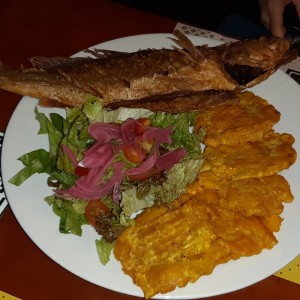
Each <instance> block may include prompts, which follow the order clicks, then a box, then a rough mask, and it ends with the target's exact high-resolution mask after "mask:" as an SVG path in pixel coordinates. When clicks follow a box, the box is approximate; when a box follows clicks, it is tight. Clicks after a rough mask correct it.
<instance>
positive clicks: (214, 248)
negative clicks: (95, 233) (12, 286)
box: [114, 92, 296, 298]
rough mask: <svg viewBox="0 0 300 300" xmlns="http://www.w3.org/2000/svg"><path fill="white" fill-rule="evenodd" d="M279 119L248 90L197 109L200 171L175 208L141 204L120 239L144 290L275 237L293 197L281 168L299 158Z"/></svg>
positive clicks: (178, 280) (118, 249)
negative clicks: (232, 99) (201, 139)
mask: <svg viewBox="0 0 300 300" xmlns="http://www.w3.org/2000/svg"><path fill="white" fill-rule="evenodd" d="M279 119H280V113H279V112H278V111H276V109H275V108H274V107H273V106H272V105H270V104H268V102H267V101H266V100H264V99H262V98H260V97H258V96H255V95H254V94H253V93H251V92H242V93H239V94H238V100H237V102H236V103H231V104H228V103H224V104H223V105H220V106H217V107H214V108H208V109H203V110H200V111H199V112H198V113H197V119H196V126H195V130H199V129H200V128H205V131H206V136H205V139H204V143H205V150H204V157H203V165H202V167H201V170H200V174H199V177H198V179H197V180H196V182H194V184H193V185H192V186H190V187H189V190H188V192H187V193H186V194H185V195H183V196H182V197H181V198H180V199H178V200H176V202H175V204H174V208H173V209H172V210H169V209H168V208H167V207H152V208H150V209H148V210H146V211H145V212H143V213H142V214H141V215H140V216H139V217H138V218H137V219H136V222H135V225H133V226H132V227H130V228H128V229H126V230H125V232H124V233H123V234H122V235H121V236H120V238H119V239H118V240H117V242H116V245H115V251H114V252H115V257H116V258H117V259H118V260H120V261H121V263H122V266H123V270H124V272H125V273H127V274H129V275H130V276H131V277H132V278H133V280H134V282H135V284H137V285H138V286H140V287H141V288H142V290H143V292H144V295H145V298H149V297H152V296H153V295H155V294H157V293H166V292H169V291H172V290H173V289H175V288H176V287H183V286H185V285H186V284H187V283H189V282H195V281H196V280H197V279H198V278H199V277H201V276H203V275H206V274H210V273H211V272H212V271H213V269H214V267H215V266H216V265H218V264H220V263H225V262H227V261H229V260H230V259H238V258H240V257H242V256H250V255H255V254H258V253H260V252H261V251H262V249H264V248H267V249H271V248H272V247H273V246H274V245H275V244H276V243H277V240H276V238H275V236H274V234H273V232H276V231H278V230H279V228H280V225H281V217H280V214H281V212H282V211H283V204H282V203H283V202H291V201H292V200H293V196H292V194H291V191H290V187H289V184H288V182H287V181H286V180H285V178H284V177H282V176H281V175H279V174H277V173H278V172H280V171H281V170H283V169H286V168H288V167H289V166H291V165H292V164H293V163H294V162H295V160H296V152H295V150H294V149H293V147H292V145H293V142H294V139H293V137H292V136H291V135H290V134H286V133H283V134H280V133H277V132H275V131H274V130H273V125H274V124H275V123H277V122H278V121H279Z"/></svg>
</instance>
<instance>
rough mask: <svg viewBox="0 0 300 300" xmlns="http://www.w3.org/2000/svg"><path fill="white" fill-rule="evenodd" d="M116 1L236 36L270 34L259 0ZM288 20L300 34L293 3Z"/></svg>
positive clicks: (287, 26) (288, 12)
mask: <svg viewBox="0 0 300 300" xmlns="http://www.w3.org/2000/svg"><path fill="white" fill-rule="evenodd" d="M115 2H119V3H123V4H124V5H128V6H131V7H135V8H137V9H141V10H145V11H148V12H152V13H154V14H158V15H162V16H167V17H170V18H173V19H176V20H177V21H179V22H182V23H185V24H188V25H194V26H197V27H201V28H204V29H208V30H212V31H217V32H219V33H221V34H225V35H231V36H232V37H236V38H250V37H257V36H261V35H270V33H269V32H268V31H267V30H266V29H265V28H264V26H263V25H262V24H261V22H260V10H259V5H258V1H257V0H234V1H213V0H210V1H206V0H184V1H174V0H172V1H171V0H115ZM284 19H285V26H286V28H287V30H288V34H290V35H292V36H294V35H295V34H297V33H298V34H300V31H298V32H297V30H296V31H295V29H294V28H293V26H294V25H295V24H296V25H297V26H300V22H299V20H298V17H297V14H296V10H295V9H294V6H293V5H288V6H287V8H286V11H285V18H284Z"/></svg>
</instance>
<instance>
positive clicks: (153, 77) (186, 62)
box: [0, 31, 296, 107]
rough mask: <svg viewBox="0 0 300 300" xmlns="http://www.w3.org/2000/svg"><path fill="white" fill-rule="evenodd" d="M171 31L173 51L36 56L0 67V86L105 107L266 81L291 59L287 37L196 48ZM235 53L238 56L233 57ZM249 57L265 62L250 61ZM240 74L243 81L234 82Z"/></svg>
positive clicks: (68, 102) (52, 101)
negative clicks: (16, 66) (91, 99)
mask: <svg viewBox="0 0 300 300" xmlns="http://www.w3.org/2000/svg"><path fill="white" fill-rule="evenodd" d="M174 35H175V36H176V38H177V39H174V41H175V43H177V44H178V46H179V47H178V48H177V49H175V50H168V49H161V50H154V49H148V50H141V51H137V52H133V53H122V52H116V51H107V50H102V51H101V50H100V51H94V52H93V53H96V54H97V57H95V58H93V57H77V58H62V57H54V58H46V57H35V58H32V59H31V62H32V64H33V68H31V69H27V70H8V69H7V68H3V67H0V88H1V89H4V90H7V91H10V92H14V93H18V94H21V95H29V96H31V97H34V98H37V99H39V98H41V99H42V100H43V99H46V100H44V101H43V102H42V104H44V105H47V104H49V105H55V103H57V105H59V106H71V107H72V106H76V107H80V106H81V105H82V104H83V103H84V102H85V101H86V97H85V96H84V95H85V94H91V95H94V96H97V97H100V98H103V104H104V106H107V105H109V104H111V103H115V102H118V101H124V100H136V99H141V98H147V97H151V96H154V95H163V94H170V93H176V92H177V93H181V92H195V91H198V92H201V91H206V90H237V89H243V88H245V87H248V86H252V85H254V84H257V83H259V82H261V81H262V80H265V79H266V78H267V77H268V76H269V75H270V74H271V73H272V72H274V71H275V70H276V69H277V68H278V67H279V66H280V65H281V64H282V63H286V62H288V61H291V60H293V59H294V58H296V55H295V53H294V51H292V50H290V44H289V42H288V41H287V40H284V39H279V38H264V39H259V40H255V41H241V42H236V44H235V43H233V44H225V45H221V46H216V47H207V46H199V47H195V46H194V45H193V44H192V43H191V41H190V40H189V39H188V38H187V37H186V36H184V35H183V34H182V33H180V32H177V31H176V32H174ZM249 44H251V47H249ZM243 45H245V47H244V46H243ZM265 48H266V49H265ZM249 49H250V50H251V51H250V50H249ZM270 49H272V51H270ZM267 50H268V51H267ZM231 52H233V53H231ZM235 56H239V57H240V59H236V60H234V59H233V58H234V57H235ZM254 58H255V59H256V60H257V61H259V59H260V58H261V59H263V60H264V61H268V64H266V65H264V64H261V65H258V64H255V63H253V61H255V59H254ZM253 68H255V72H253ZM241 69H242V72H241ZM41 71H43V72H41ZM253 73H255V75H254V76H252V74H253ZM249 74H251V75H250V76H249ZM40 75H41V86H40V87H38V81H37V78H38V77H39V76H40ZM54 75H55V76H54ZM47 76H49V78H51V80H53V79H55V81H56V82H53V81H52V82H53V85H54V86H59V88H60V91H59V92H57V93H59V94H60V97H59V98H58V97H56V95H54V96H53V91H52V89H51V86H50V87H49V86H48V85H44V84H43V83H44V82H47ZM240 78H243V81H244V83H243V84H239V83H238V81H237V80H238V79H240ZM16 83H18V84H16ZM71 86H72V87H73V89H74V90H76V91H81V93H83V97H82V98H80V97H79V95H77V94H76V95H75V96H76V97H75V98H74V100H73V97H74V95H69V90H70V89H71Z"/></svg>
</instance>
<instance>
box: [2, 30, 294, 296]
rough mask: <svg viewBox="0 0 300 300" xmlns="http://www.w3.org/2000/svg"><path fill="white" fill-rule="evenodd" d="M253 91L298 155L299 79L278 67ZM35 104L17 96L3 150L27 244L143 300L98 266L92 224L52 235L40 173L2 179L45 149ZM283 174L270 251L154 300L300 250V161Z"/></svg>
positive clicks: (165, 42)
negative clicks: (272, 110) (282, 202)
mask: <svg viewBox="0 0 300 300" xmlns="http://www.w3.org/2000/svg"><path fill="white" fill-rule="evenodd" d="M168 37H171V35H170V34H150V35H141V36H132V37H128V38H122V39H117V40H113V41H110V42H107V43H104V44H101V45H97V46H96V47H97V48H103V49H104V48H105V49H112V50H119V51H136V50H139V49H142V48H162V47H170V46H171V45H173V42H172V41H171V40H170V39H169V38H168ZM191 39H192V41H193V42H194V43H195V44H199V45H200V44H209V45H210V46H213V45H216V44H217V42H216V41H213V40H209V39H204V38H199V37H191ZM93 48H94V47H93ZM80 55H83V53H80ZM253 91H254V92H255V93H256V94H257V95H260V96H262V97H264V98H265V99H268V100H269V102H270V103H272V104H273V105H275V107H276V108H277V109H278V110H279V111H280V112H281V114H282V117H281V120H280V122H279V123H278V124H277V125H276V130H277V131H279V132H288V133H291V134H293V135H294V137H295V138H296V142H295V144H294V146H295V148H296V150H297V152H298V153H300V145H299V142H300V138H299V132H298V130H299V121H298V118H299V117H298V114H299V111H300V101H299V94H300V87H299V86H298V84H296V83H295V82H294V81H293V80H292V79H290V78H289V77H288V76H287V75H286V74H285V73H283V72H282V71H278V72H276V73H275V74H274V75H273V76H272V77H271V78H269V79H268V80H267V81H266V82H264V83H262V84H260V85H258V86H257V87H255V88H254V89H253ZM36 104H37V101H36V100H34V99H30V98H28V97H24V98H23V99H22V100H21V102H20V104H19V105H18V106H17V108H16V110H15V112H14V113H13V115H12V118H11V120H10V122H9V125H8V128H7V130H6V134H5V139H4V144H3V150H2V151H3V153H2V168H3V181H4V185H5V190H6V193H7V197H8V200H9V204H10V206H11V208H12V210H13V212H14V214H15V216H16V218H17V220H18V221H19V223H20V225H21V226H22V228H23V229H24V230H25V232H26V233H27V234H28V236H29V237H30V238H31V239H32V241H33V242H34V243H35V244H36V245H37V246H38V247H39V248H40V249H41V250H42V251H43V252H44V253H46V254H47V255H48V256H49V257H50V258H51V259H52V260H54V261H55V262H57V263H58V264H59V265H61V266H62V267H64V268H65V269H67V270H69V271H70V272H72V273H74V274H76V275H78V276H79V277H81V278H83V279H85V280H87V281H90V282H92V283H95V284H97V285H99V286H102V287H105V288H108V289H111V290H114V291H118V292H121V293H125V294H130V295H134V296H141V297H142V296H143V293H142V291H141V290H140V288H139V287H137V286H135V285H134V284H133V283H132V280H131V278H130V277H129V276H127V275H124V274H123V272H122V270H121V265H120V263H119V262H117V261H116V260H115V259H114V258H113V257H112V259H111V261H110V262H109V263H108V265H106V266H105V267H104V266H102V265H101V264H100V262H99V261H98V257H97V253H96V248H95V239H97V238H98V237H99V236H97V234H96V233H95V232H94V230H93V229H92V227H90V226H84V229H83V235H82V237H77V236H74V235H64V234H60V233H59V231H58V222H59V219H58V217H56V216H55V215H54V213H53V212H52V209H51V208H50V207H49V206H48V204H47V203H46V202H45V201H43V199H44V197H45V196H48V195H50V194H51V189H50V188H48V187H47V183H46V178H47V176H46V175H45V176H44V175H35V176H33V177H32V178H30V179H29V180H27V181H26V182H25V183H23V185H21V186H20V187H15V186H13V185H11V184H9V183H8V182H7V181H8V179H9V178H11V177H12V176H13V175H15V174H16V173H17V172H18V171H19V170H20V169H21V168H22V164H21V163H20V162H19V161H17V158H18V157H19V156H21V155H22V154H24V153H27V152H29V151H32V150H34V149H38V148H45V149H48V143H47V138H46V137H45V136H44V135H42V136H39V135H37V131H38V127H39V125H38V122H37V121H36V120H35V115H34V108H35V106H36ZM42 111H43V112H45V113H48V112H50V111H51V112H52V111H55V112H59V113H62V114H63V113H64V111H63V110H61V109H45V108H43V109H42ZM283 174H284V176H285V177H286V178H287V179H288V181H289V182H290V185H291V188H292V192H293V194H294V196H295V200H294V202H293V203H291V204H287V205H286V206H285V210H284V212H283V218H284V221H283V223H282V227H281V230H280V232H279V233H278V234H276V236H277V238H278V241H279V243H278V244H277V245H276V246H275V247H274V248H273V249H272V250H265V251H263V252H262V253H261V254H259V255H257V256H252V257H247V258H242V259H239V260H237V261H230V262H228V263H226V264H223V265H219V266H217V267H216V268H215V270H214V272H213V273H212V274H211V275H209V276H204V277H202V278H200V279H199V280H198V281H197V282H196V283H194V284H189V285H188V286H186V287H185V288H181V289H176V290H175V291H173V292H171V293H169V294H165V295H157V296H156V298H159V299H194V298H202V297H208V296H213V295H219V294H224V293H227V292H231V291H235V290H238V289H240V288H243V287H246V286H249V285H251V284H253V283H255V282H258V281H260V280H262V279H264V278H266V277H268V276H270V275H271V274H273V273H274V272H276V271H278V270H279V269H281V268H282V267H283V266H284V265H286V264H287V263H288V262H289V261H291V260H292V259H293V258H294V257H296V256H297V255H298V254H299V253H300V238H299V228H300V217H299V214H300V186H299V182H298V178H299V174H300V160H298V161H297V162H296V163H295V164H294V165H293V166H292V167H291V168H290V169H289V170H287V171H285V172H284V173H283Z"/></svg>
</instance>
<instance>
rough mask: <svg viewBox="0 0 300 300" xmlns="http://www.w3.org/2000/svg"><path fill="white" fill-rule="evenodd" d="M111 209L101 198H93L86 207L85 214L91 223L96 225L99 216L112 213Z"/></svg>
mask: <svg viewBox="0 0 300 300" xmlns="http://www.w3.org/2000/svg"><path fill="white" fill-rule="evenodd" d="M110 214H111V211H110V209H109V208H108V206H107V205H105V204H104V203H103V202H102V201H100V200H91V201H89V203H88V205H87V206H86V208H85V216H86V219H87V221H88V222H89V224H90V225H92V226H93V227H95V225H96V217H97V216H107V215H110Z"/></svg>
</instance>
